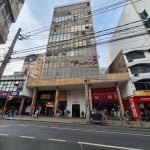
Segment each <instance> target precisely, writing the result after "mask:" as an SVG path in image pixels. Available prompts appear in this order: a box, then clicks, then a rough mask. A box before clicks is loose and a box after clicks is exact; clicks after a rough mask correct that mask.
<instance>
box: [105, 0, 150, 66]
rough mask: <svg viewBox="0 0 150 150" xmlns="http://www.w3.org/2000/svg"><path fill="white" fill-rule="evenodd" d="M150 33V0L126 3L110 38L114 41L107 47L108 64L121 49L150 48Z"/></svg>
mask: <svg viewBox="0 0 150 150" xmlns="http://www.w3.org/2000/svg"><path fill="white" fill-rule="evenodd" d="M132 1H134V0H132ZM128 3H130V1H129V2H128ZM130 14H132V15H130ZM149 33H150V1H149V0H142V1H138V2H135V3H133V4H130V5H126V6H125V8H124V10H123V12H122V15H121V16H120V20H119V22H118V25H117V27H116V32H115V33H114V34H113V37H112V40H110V41H113V42H110V43H109V44H108V48H107V49H106V61H107V65H108V66H109V65H110V64H111V63H112V61H113V60H114V59H115V57H116V56H117V55H118V54H119V52H120V51H121V50H130V49H136V48H137V49H148V48H150V46H149V45H150V34H149Z"/></svg>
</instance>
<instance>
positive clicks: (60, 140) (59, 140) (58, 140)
mask: <svg viewBox="0 0 150 150" xmlns="http://www.w3.org/2000/svg"><path fill="white" fill-rule="evenodd" d="M48 140H49V141H57V142H66V140H62V139H48Z"/></svg>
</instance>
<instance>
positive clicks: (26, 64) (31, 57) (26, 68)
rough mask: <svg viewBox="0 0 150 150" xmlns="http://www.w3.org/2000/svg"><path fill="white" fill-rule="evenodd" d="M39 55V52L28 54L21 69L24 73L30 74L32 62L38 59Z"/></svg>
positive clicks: (25, 74)
mask: <svg viewBox="0 0 150 150" xmlns="http://www.w3.org/2000/svg"><path fill="white" fill-rule="evenodd" d="M37 57H38V55H37V54H31V55H28V56H26V58H25V60H24V63H23V67H22V70H21V74H22V75H24V76H27V75H28V74H29V69H30V64H31V63H32V62H34V61H36V59H37Z"/></svg>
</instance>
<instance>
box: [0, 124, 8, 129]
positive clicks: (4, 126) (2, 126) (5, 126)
mask: <svg viewBox="0 0 150 150" xmlns="http://www.w3.org/2000/svg"><path fill="white" fill-rule="evenodd" d="M7 127H10V125H1V126H0V128H7Z"/></svg>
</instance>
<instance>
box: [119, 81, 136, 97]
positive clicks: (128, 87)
mask: <svg viewBox="0 0 150 150" xmlns="http://www.w3.org/2000/svg"><path fill="white" fill-rule="evenodd" d="M134 90H135V87H134V85H133V83H132V81H131V80H129V81H128V82H126V83H125V84H123V85H121V86H120V92H121V96H122V98H126V97H128V96H133V91H134Z"/></svg>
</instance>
